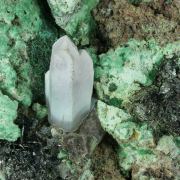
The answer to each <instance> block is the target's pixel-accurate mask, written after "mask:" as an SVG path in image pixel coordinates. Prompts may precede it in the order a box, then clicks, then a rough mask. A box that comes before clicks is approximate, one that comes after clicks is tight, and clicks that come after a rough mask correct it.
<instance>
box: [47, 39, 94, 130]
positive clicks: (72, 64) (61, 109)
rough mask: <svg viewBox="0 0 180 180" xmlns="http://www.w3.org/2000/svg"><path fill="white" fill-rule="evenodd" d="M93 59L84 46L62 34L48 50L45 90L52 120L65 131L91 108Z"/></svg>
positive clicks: (80, 119)
mask: <svg viewBox="0 0 180 180" xmlns="http://www.w3.org/2000/svg"><path fill="white" fill-rule="evenodd" d="M93 78H94V70H93V62H92V59H91V57H90V56H89V54H88V53H87V52H86V51H85V50H80V51H78V49H77V47H76V46H75V45H74V43H73V42H72V41H71V40H70V39H69V38H68V37H67V36H63V37H61V38H60V39H58V40H57V41H56V42H55V43H54V45H53V47H52V54H51V62H50V69H49V71H48V72H47V73H46V75H45V94H46V102H47V105H48V109H49V121H50V123H51V124H54V125H56V126H58V127H59V128H62V129H63V130H64V131H66V132H71V131H74V130H76V129H77V128H78V127H79V125H80V124H81V122H82V120H83V119H84V118H85V117H86V116H87V114H88V113H89V111H90V106H91V97H92V90H93Z"/></svg>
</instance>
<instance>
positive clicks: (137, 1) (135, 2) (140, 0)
mask: <svg viewBox="0 0 180 180" xmlns="http://www.w3.org/2000/svg"><path fill="white" fill-rule="evenodd" d="M128 1H129V2H130V3H131V4H134V5H138V4H140V3H142V2H144V3H147V2H151V1H152V0H128Z"/></svg>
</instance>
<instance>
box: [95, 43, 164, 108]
mask: <svg viewBox="0 0 180 180" xmlns="http://www.w3.org/2000/svg"><path fill="white" fill-rule="evenodd" d="M162 59H163V52H162V49H161V48H160V47H159V46H158V45H157V44H155V42H154V41H150V42H145V41H135V40H132V41H130V42H128V43H127V44H126V45H125V46H122V47H118V48H116V49H115V50H109V51H108V52H107V53H105V54H101V55H100V56H99V61H97V63H96V68H95V88H96V90H97V94H98V97H99V98H100V99H101V100H103V101H105V102H107V103H109V104H112V105H115V106H120V105H124V104H125V103H127V102H128V101H129V97H131V96H132V95H133V94H134V93H135V92H137V91H139V90H140V89H141V86H148V85H150V84H152V82H153V79H154V73H155V70H156V68H157V67H158V65H159V64H160V62H161V61H162Z"/></svg>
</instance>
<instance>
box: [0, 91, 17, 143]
mask: <svg viewBox="0 0 180 180" xmlns="http://www.w3.org/2000/svg"><path fill="white" fill-rule="evenodd" d="M17 108H18V103H17V101H12V100H11V99H10V98H9V97H8V96H5V95H3V94H2V93H1V91H0V139H5V140H8V141H15V140H16V139H17V138H18V137H19V136H20V130H19V128H18V126H17V125H15V124H13V120H14V119H15V118H16V117H17Z"/></svg>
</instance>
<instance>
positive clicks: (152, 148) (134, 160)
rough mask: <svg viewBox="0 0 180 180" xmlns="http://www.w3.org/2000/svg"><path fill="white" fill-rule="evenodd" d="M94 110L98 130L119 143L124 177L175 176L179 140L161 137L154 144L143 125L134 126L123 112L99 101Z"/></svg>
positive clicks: (177, 138) (176, 174)
mask: <svg viewBox="0 0 180 180" xmlns="http://www.w3.org/2000/svg"><path fill="white" fill-rule="evenodd" d="M97 108H98V117H99V119H100V122H101V125H102V127H103V128H104V129H105V130H106V131H107V132H108V133H109V134H111V135H112V136H113V137H114V138H115V139H116V140H117V142H118V143H119V150H118V151H117V153H118V156H119V165H120V167H121V169H122V172H123V173H124V175H125V176H129V173H130V174H131V175H130V176H131V177H133V179H141V178H144V177H146V178H163V177H164V178H175V179H177V178H178V177H179V173H178V172H179V171H178V163H179V159H178V156H179V155H180V149H179V137H173V136H163V137H162V138H160V140H159V141H158V143H157V145H156V143H155V139H154V137H153V131H152V129H151V128H148V126H147V124H145V123H138V122H137V120H136V119H134V118H133V117H131V116H130V114H128V113H127V112H125V111H124V110H122V109H119V108H116V107H113V106H109V105H107V104H105V103H103V102H101V101H99V102H98V106H97ZM159 172H161V173H160V174H159ZM148 173H149V174H148Z"/></svg>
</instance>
